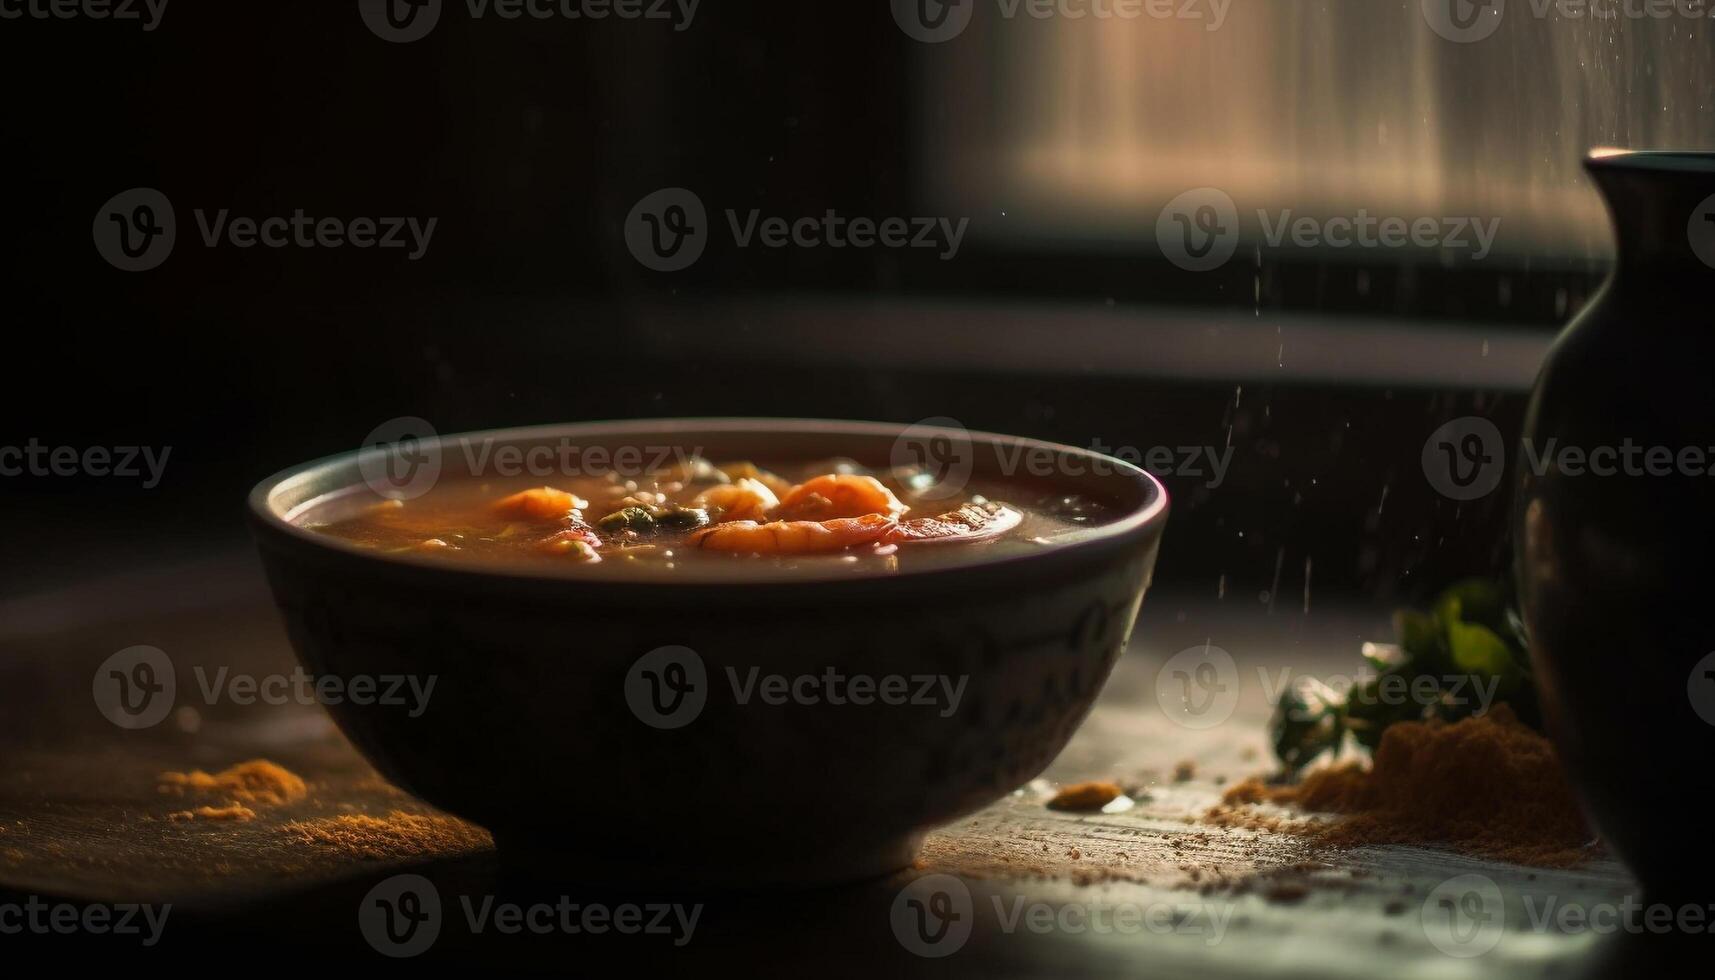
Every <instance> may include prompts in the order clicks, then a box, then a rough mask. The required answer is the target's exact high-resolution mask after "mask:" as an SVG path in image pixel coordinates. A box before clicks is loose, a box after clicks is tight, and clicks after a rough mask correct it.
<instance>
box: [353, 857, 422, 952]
mask: <svg viewBox="0 0 1715 980" xmlns="http://www.w3.org/2000/svg"><path fill="white" fill-rule="evenodd" d="M357 928H358V929H359V931H361V932H362V933H363V938H364V939H365V940H367V941H368V942H369V945H370V946H371V947H373V948H374V949H375V951H376V952H377V953H380V954H382V955H383V956H391V957H394V958H397V959H405V958H407V957H412V956H416V955H418V954H420V953H423V952H425V951H427V950H428V948H429V947H430V946H433V945H434V944H435V940H436V939H438V938H440V935H441V893H440V892H439V891H436V890H435V885H434V883H433V882H431V881H430V880H429V879H427V878H425V877H423V876H422V875H394V876H393V877H391V878H388V879H387V880H386V881H383V882H381V883H380V884H378V885H376V886H375V887H374V888H371V889H370V890H369V894H367V895H365V896H363V904H362V905H360V906H358V909H357Z"/></svg>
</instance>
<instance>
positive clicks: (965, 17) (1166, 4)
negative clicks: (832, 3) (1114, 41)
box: [892, 0, 1233, 44]
mask: <svg viewBox="0 0 1715 980" xmlns="http://www.w3.org/2000/svg"><path fill="white" fill-rule="evenodd" d="M994 4H995V13H996V14H998V15H999V16H1000V18H1001V19H1002V20H1072V21H1079V20H1096V21H1136V20H1144V19H1149V20H1183V21H1202V22H1203V25H1204V27H1203V29H1204V30H1206V31H1218V30H1220V29H1221V27H1222V25H1224V24H1225V23H1226V22H1227V11H1228V10H1229V9H1230V8H1231V7H1232V4H1233V0H994ZM979 5H980V0H892V7H893V21H894V23H896V24H898V25H899V29H900V30H902V31H904V32H905V34H906V36H907V37H909V38H911V39H912V40H914V41H922V42H923V43H925V44H939V43H941V42H943V41H951V40H952V39H954V38H956V37H958V36H959V35H960V34H963V33H964V32H965V28H967V27H969V26H970V24H971V19H972V17H974V16H975V14H976V10H977V7H978V6H979Z"/></svg>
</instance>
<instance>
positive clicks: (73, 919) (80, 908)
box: [0, 895, 173, 946]
mask: <svg viewBox="0 0 1715 980" xmlns="http://www.w3.org/2000/svg"><path fill="white" fill-rule="evenodd" d="M172 912H173V907H172V906H171V905H146V904H135V903H121V904H117V905H107V904H100V903H92V904H88V905H82V904H72V903H70V902H46V901H43V900H42V899H41V898H40V897H38V896H36V895H31V896H29V897H28V898H25V899H24V900H23V901H22V902H0V936H18V935H23V934H25V933H30V934H34V935H38V936H50V935H73V934H79V933H81V934H87V935H97V936H127V937H131V936H134V937H137V940H138V942H140V943H141V944H142V945H144V946H153V945H155V944H156V943H158V942H160V941H161V932H162V930H164V929H165V928H166V927H167V916H169V915H171V914H172Z"/></svg>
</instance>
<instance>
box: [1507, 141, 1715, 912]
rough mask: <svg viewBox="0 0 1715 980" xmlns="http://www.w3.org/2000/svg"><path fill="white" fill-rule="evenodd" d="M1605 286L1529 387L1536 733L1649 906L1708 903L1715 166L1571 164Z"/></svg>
mask: <svg viewBox="0 0 1715 980" xmlns="http://www.w3.org/2000/svg"><path fill="white" fill-rule="evenodd" d="M1586 167H1587V169H1588V170H1589V172H1590V174H1591V175H1592V176H1593V177H1594V178H1595V181H1596V184H1597V185H1598V187H1599V188H1600V189H1601V192H1602V194H1603V196H1604V198H1605V199H1606V200H1607V204H1608V210H1609V213H1610V215H1611V216H1612V218H1613V223H1614V228H1615V231H1616V233H1617V235H1618V238H1619V253H1618V257H1617V262H1616V265H1615V269H1614V273H1613V276H1612V277H1611V278H1610V279H1609V281H1608V283H1607V285H1606V286H1605V287H1604V288H1603V289H1602V291H1601V293H1600V294H1599V295H1597V297H1596V298H1595V300H1594V301H1593V302H1592V303H1591V304H1590V306H1589V307H1588V308H1587V309H1585V310H1584V312H1583V313H1582V314H1581V315H1579V317H1578V318H1577V319H1576V320H1575V321H1574V322H1573V323H1572V325H1571V326H1570V327H1568V328H1567V330H1566V332H1565V333H1564V334H1563V335H1562V336H1561V337H1560V339H1559V341H1558V342H1557V343H1556V344H1555V347H1554V350H1553V352H1552V353H1551V354H1550V355H1549V358H1548V362H1547V364H1546V365H1545V366H1544V368H1543V371H1542V375H1541V377H1540V378H1539V379H1538V381H1537V386H1536V393H1535V395H1534V397H1533V398H1532V401H1531V406H1530V412H1529V415H1528V416H1527V418H1526V421H1525V431H1524V440H1523V442H1522V444H1521V445H1520V447H1519V454H1518V460H1517V462H1518V470H1519V473H1520V477H1519V484H1518V486H1519V493H1518V496H1517V499H1516V501H1515V510H1514V515H1513V517H1514V532H1515V540H1516V548H1517V556H1516V557H1517V561H1518V569H1517V571H1518V579H1519V594H1520V598H1521V601H1522V603H1523V606H1524V614H1525V621H1526V624H1527V625H1528V627H1529V630H1530V637H1531V659H1532V661H1533V662H1534V664H1535V667H1536V671H1537V676H1538V678H1539V681H1540V685H1541V693H1542V700H1543V708H1544V715H1545V719H1546V721H1547V724H1548V728H1549V731H1550V732H1551V734H1552V735H1553V737H1554V740H1555V744H1556V746H1557V747H1558V748H1559V750H1560V753H1561V755H1562V757H1563V759H1564V760H1565V762H1566V764H1567V766H1568V769H1569V772H1570V773H1571V775H1572V777H1573V779H1574V781H1575V782H1576V783H1577V785H1578V788H1579V790H1580V791H1581V793H1582V795H1583V798H1584V801H1585V804H1586V806H1587V808H1588V810H1589V812H1590V814H1591V816H1592V817H1593V818H1594V820H1595V821H1596V824H1597V827H1598V829H1599V830H1600V832H1601V835H1602V837H1603V838H1604V840H1605V841H1606V842H1607V843H1608V845H1609V846H1610V847H1611V848H1613V849H1614V850H1616V851H1617V852H1618V853H1619V855H1620V857H1622V858H1623V859H1624V860H1625V861H1626V862H1627V863H1628V864H1629V865H1630V866H1631V868H1632V869H1633V871H1634V872H1636V873H1637V875H1638V876H1639V877H1640V878H1641V879H1642V880H1643V882H1644V884H1645V886H1646V888H1648V889H1649V890H1650V891H1652V892H1654V893H1657V894H1661V893H1677V894H1685V895H1706V894H1707V893H1711V892H1715V850H1712V849H1711V848H1710V847H1709V846H1708V842H1707V840H1706V839H1705V837H1704V834H1705V831H1704V828H1703V825H1704V823H1705V819H1704V817H1703V811H1702V808H1703V806H1704V805H1705V804H1706V803H1707V802H1708V801H1709V800H1711V799H1715V765H1712V763H1715V592H1712V589H1715V557H1712V553H1711V549H1712V548H1715V477H1712V476H1711V475H1710V473H1711V471H1712V469H1715V392H1712V391H1711V385H1710V376H1711V373H1712V372H1715V153H1619V154H1599V155H1596V156H1592V157H1591V158H1590V159H1589V161H1588V162H1587V164H1586Z"/></svg>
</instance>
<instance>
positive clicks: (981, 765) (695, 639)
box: [250, 420, 1167, 885]
mask: <svg viewBox="0 0 1715 980" xmlns="http://www.w3.org/2000/svg"><path fill="white" fill-rule="evenodd" d="M905 432H906V430H905V428H904V427H901V426H895V425H881V424H870V423H851V422H825V421H810V420H794V421H778V420H682V421H644V422H603V423H590V424H575V425H556V426H546V427H539V428H529V429H515V430H506V431H494V432H483V433H474V434H470V435H466V436H447V437H440V438H436V439H432V440H428V441H426V442H424V443H422V444H421V445H419V446H417V447H416V451H417V452H418V453H427V454H429V455H428V457H423V458H433V457H438V464H437V465H438V466H439V469H440V476H439V478H440V479H452V478H459V477H462V476H467V475H469V473H470V470H471V462H472V459H471V454H468V453H466V452H463V451H462V447H465V446H469V445H473V444H480V445H482V446H484V447H488V448H490V449H495V450H498V449H500V448H501V447H517V448H519V449H528V448H530V447H536V446H555V445H563V444H564V442H565V441H570V442H571V443H573V444H576V445H579V446H581V447H602V448H604V449H605V450H607V451H610V452H611V451H616V450H618V449H620V448H622V447H626V446H649V447H659V446H662V445H672V446H679V447H686V448H690V449H696V450H698V451H700V452H701V453H703V454H704V455H706V456H708V457H709V458H713V459H733V458H764V459H770V460H781V459H784V460H793V459H803V460H809V459H817V458H826V457H829V456H844V457H850V458H852V459H855V460H857V461H858V462H860V463H863V464H866V465H871V466H877V467H883V466H887V465H889V462H890V460H891V459H892V458H893V455H894V453H895V452H896V450H897V447H898V444H899V440H900V439H901V437H902V434H904V433H905ZM925 434H930V435H933V434H935V433H933V432H927V430H924V429H923V428H922V427H920V426H918V427H912V429H911V436H912V438H914V439H916V438H922V437H924V436H925ZM945 434H946V435H947V437H948V438H950V439H956V440H959V442H958V445H960V446H962V447H963V449H964V450H967V451H968V452H969V453H970V456H971V457H972V460H971V465H972V467H973V469H972V472H973V473H974V474H975V475H976V476H978V477H1002V476H1003V475H1004V474H1005V472H1007V469H1006V468H1007V467H1008V466H1009V465H1017V461H1018V460H1019V459H1020V455H1019V454H1020V453H1021V452H1024V453H1027V454H1028V458H1030V459H1033V460H1035V461H1036V462H1035V464H1034V465H1036V466H1038V467H1039V468H1040V466H1041V464H1042V463H1043V462H1044V461H1046V462H1047V463H1048V464H1049V466H1048V467H1047V469H1048V471H1051V472H1052V473H1053V474H1054V475H1053V477H1052V479H1053V480H1054V481H1055V482H1056V484H1058V485H1059V486H1062V487H1064V490H1065V492H1067V493H1081V494H1088V495H1090V496H1093V497H1095V498H1097V499H1100V500H1103V501H1106V502H1108V503H1109V504H1110V505H1111V506H1112V507H1113V508H1115V509H1116V512H1117V513H1118V515H1119V517H1118V519H1117V520H1114V521H1112V522H1111V523H1107V524H1104V525H1101V526H1098V527H1093V528H1088V529H1084V530H1080V531H1076V532H1074V533H1073V534H1072V535H1071V536H1070V538H1069V539H1068V540H1067V541H1066V542H1065V543H1059V544H1056V545H1054V546H1050V547H1044V548H1042V549H1041V550H1038V551H1029V552H1024V553H1022V554H1018V555H1014V556H1010V557H997V558H996V559H994V560H985V561H981V562H978V563H975V564H970V565H962V566H956V567H946V568H934V569H918V570H907V571H902V572H899V573H897V574H892V575H866V576H851V575H845V576H843V577H836V576H810V577H805V578H802V579H794V580H787V581H772V582H756V581H748V580H746V579H745V578H744V577H742V576H736V577H735V576H728V577H725V578H710V577H708V576H702V577H699V578H690V577H687V578H685V579H683V580H681V579H680V578H679V577H678V576H674V575H668V576H665V577H658V578H654V579H653V580H639V579H629V580H627V579H624V578H619V577H612V578H609V577H603V576H602V575H600V574H597V575H593V576H591V575H585V574H579V575H577V576H573V575H568V574H565V573H563V572H561V573H556V572H554V571H553V570H551V569H546V570H545V569H544V568H542V567H539V566H533V567H527V568H526V567H510V568H504V569H501V568H496V569H494V570H487V569H473V568H470V567H467V566H463V565H454V564H451V563H440V562H436V561H435V560H434V559H433V558H428V557H422V556H415V555H392V554H385V553H379V552H376V551H371V550H364V549H362V548H359V547H357V546H354V545H351V544H348V543H346V542H344V541H341V540H338V539H335V538H332V537H329V536H325V535H321V534H318V533H316V532H314V531H310V530H306V529H304V528H301V527H299V526H297V525H296V524H295V523H294V518H295V516H296V515H298V514H300V513H301V512H302V511H303V510H304V509H305V508H306V507H307V506H308V505H310V504H312V503H313V502H315V501H317V500H322V499H325V498H326V497H327V495H329V494H335V493H341V492H351V490H352V488H359V487H363V488H366V483H365V480H364V475H365V466H366V460H365V458H364V456H363V454H360V453H357V452H353V453H349V454H346V455H343V456H337V457H333V458H331V459H326V460H321V461H318V462H314V463H308V464H305V465H302V466H298V467H295V468H293V469H290V470H287V471H285V472H283V473H280V474H278V475H276V476H273V477H271V478H269V479H267V480H265V481H263V482H262V483H261V484H260V485H258V486H257V487H256V489H255V490H254V491H253V492H252V494H251V496H250V516H251V519H252V523H253V527H254V531H255V536H256V539H257V542H258V545H259V548H260V551H261V556H262V561H263V564H264V566H265V568H266V570H267V574H268V579H269V582H270V584H271V586H272V589H273V592H274V596H275V599H276V601H277V603H278V605H279V608H280V611H281V613H282V615H283V617H284V620H285V625H286V628H287V630H288V632H289V633H290V636H291V641H292V644H293V646H294V647H295V648H296V650H297V653H298V656H299V658H300V659H301V660H302V661H303V663H304V665H305V667H306V668H307V669H308V670H309V671H311V672H313V673H314V674H317V675H337V676H339V677H341V678H343V679H346V680H347V682H348V683H349V681H350V679H352V678H360V677H368V678H391V677H398V676H406V677H415V678H417V679H418V680H419V682H420V683H422V682H426V681H427V679H429V678H432V679H433V682H434V687H433V689H432V694H431V696H430V697H429V698H428V699H427V701H426V702H425V703H421V704H419V703H416V702H414V701H410V699H404V700H405V701H406V702H408V703H398V702H399V700H400V699H395V700H394V702H393V703H378V702H380V701H381V700H384V699H379V698H377V699H372V700H374V701H375V702H377V703H369V704H361V705H360V704H354V703H350V702H342V703H337V704H330V705H329V710H330V711H331V712H332V714H333V717H334V719H335V720H336V722H337V723H338V724H339V726H340V728H341V729H342V730H343V731H344V732H345V734H346V735H347V736H348V737H349V738H350V739H351V741H352V742H353V743H354V744H355V745H356V746H357V747H358V748H359V749H360V750H361V751H362V752H363V754H364V755H365V756H367V757H368V759H369V760H370V761H371V762H372V763H373V764H374V765H375V767H376V768H377V769H378V770H380V772H381V773H382V774H384V775H385V776H386V777H387V778H388V779H390V780H393V781H394V782H395V783H397V784H398V785H399V786H401V787H402V788H404V789H407V790H409V791H410V792H412V793H414V794H416V795H418V796H420V797H422V798H423V799H425V800H427V801H428V802H430V803H432V804H434V805H436V806H438V807H441V808H443V809H445V810H447V811H450V812H452V813H454V814H458V815H459V816H462V817H465V818H467V819H469V820H472V821H475V822H476V823H479V824H482V825H483V826H485V827H487V828H489V829H490V830H491V831H492V832H493V833H494V836H495V840H496V843H497V846H498V848H499V851H500V854H501V856H502V858H503V860H507V861H510V862H513V863H518V864H524V865H528V866H531V867H535V868H538V869H541V868H558V869H564V873H566V874H575V875H578V876H579V877H580V878H581V879H583V880H595V879H606V880H614V881H619V882H624V883H629V884H639V883H652V882H665V883H676V884H715V885H757V884H776V883H792V884H808V883H821V882H831V881H838V880H846V879H853V878H859V877H864V876H869V875H875V874H881V873H884V872H887V871H890V870H893V869H896V868H899V867H903V866H905V865H907V864H909V863H910V862H911V861H912V860H913V858H914V856H915V853H916V849H917V847H918V844H919V842H920V841H921V839H922V836H923V834H924V833H925V832H927V831H928V830H929V829H931V828H933V827H935V826H937V825H940V824H944V823H946V822H948V821H951V820H954V819H956V818H958V817H960V816H962V815H965V814H968V813H971V812H973V811H975V810H977V809H979V808H981V807H983V806H985V805H987V804H989V803H992V802H993V801H995V800H996V799H998V798H1000V797H1002V796H1003V795H1005V794H1007V793H1009V792H1011V791H1013V790H1014V789H1016V788H1018V787H1019V786H1021V785H1023V784H1024V783H1026V782H1027V781H1029V780H1030V779H1031V778H1033V777H1034V776H1036V775H1037V774H1038V773H1040V772H1041V771H1042V770H1043V768H1045V767H1046V766H1047V765H1048V763H1049V762H1050V761H1051V760H1052V759H1053V758H1054V757H1055V755H1056V754H1058V753H1059V752H1060V750H1061V749H1062V748H1063V747H1064V746H1065V744H1066V742H1067V740H1068V739H1069V738H1070V737H1071V736H1072V733H1073V731H1074V730H1075V729H1076V728H1077V727H1078V725H1079V723H1080V722H1081V721H1082V720H1083V719H1084V717H1085V715H1086V714H1087V713H1088V711H1089V709H1090V705H1091V703H1092V702H1093V701H1094V700H1095V698H1096V695H1097V693H1098V692H1099V691H1100V690H1101V687H1102V684H1103V683H1104V681H1105V680H1106V678H1107V676H1108V673H1109V671H1110V669H1111V668H1112V667H1113V665H1114V662H1115V660H1116V659H1117V658H1118V657H1119V655H1120V653H1121V651H1122V650H1123V649H1124V647H1125V645H1126V641H1127V639H1128V637H1129V635H1130V633H1131V628H1132V624H1133V622H1134V621H1135V618H1136V616H1137V612H1138V608H1139V605H1140V603H1141V602H1142V600H1143V596H1144V592H1145V590H1146V589H1147V587H1148V585H1149V581H1150V575H1151V571H1152V569H1153V567H1154V564H1155V558H1156V551H1157V548H1158V546H1159V543H1160V540H1161V534H1162V528H1163V526H1164V525H1165V523H1166V519H1167V496H1166V493H1165V491H1164V490H1163V489H1162V487H1161V485H1160V484H1159V483H1157V482H1156V481H1155V480H1154V479H1153V478H1152V477H1151V476H1150V475H1149V474H1147V473H1145V472H1144V471H1142V470H1140V469H1138V468H1136V467H1133V466H1130V465H1128V464H1126V463H1124V462H1121V461H1119V460H1113V459H1109V458H1106V457H1101V456H1099V455H1098V454H1095V453H1092V452H1089V451H1086V450H1081V449H1075V448H1071V447H1066V446H1056V445H1052V444H1048V443H1040V442H1034V441H1031V440H1026V439H1019V438H1014V437H1010V436H1001V435H989V434H983V433H967V432H965V431H963V430H954V431H948V432H946V433H945ZM1009 460H1010V461H1011V463H1009V462H1008V461H1009ZM361 492H368V491H367V489H364V490H363V491H361ZM598 571H599V570H598ZM805 676H813V677H816V678H822V679H823V681H824V683H822V684H821V686H820V687H818V688H816V689H815V690H814V691H811V693H810V695H809V696H808V697H805V698H802V699H800V698H799V697H798V696H796V695H795V694H794V693H792V692H791V691H790V690H789V691H787V693H786V696H784V697H767V698H765V697H764V696H763V695H764V689H763V688H757V687H754V686H751V685H750V684H749V682H750V681H751V679H752V678H753V677H754V678H757V679H759V680H761V679H766V678H770V677H779V678H785V679H786V683H788V684H791V683H793V682H794V681H795V679H797V678H801V677H805ZM830 676H831V677H834V678H838V679H841V680H843V681H844V682H845V683H846V684H847V685H852V684H853V683H854V682H855V683H856V685H857V686H852V687H850V690H851V693H852V695H853V696H851V697H849V698H840V699H839V700H837V701H836V698H835V694H834V692H835V690H836V685H834V684H829V683H826V679H827V678H829V677H830ZM863 678H868V679H870V682H869V683H872V684H873V685H874V688H873V691H874V693H873V694H870V695H868V697H867V699H862V698H860V697H859V696H858V694H859V688H860V687H862V686H863V685H864V681H862V679H863ZM377 683H384V682H382V681H378V682H377ZM805 690H809V689H808V688H806V689H805ZM955 690H956V691H957V694H956V698H955V696H953V695H952V694H950V693H949V692H951V691H955ZM746 692H748V697H747V696H746ZM776 693H778V692H776ZM919 695H921V696H919ZM776 702H778V703H776Z"/></svg>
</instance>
